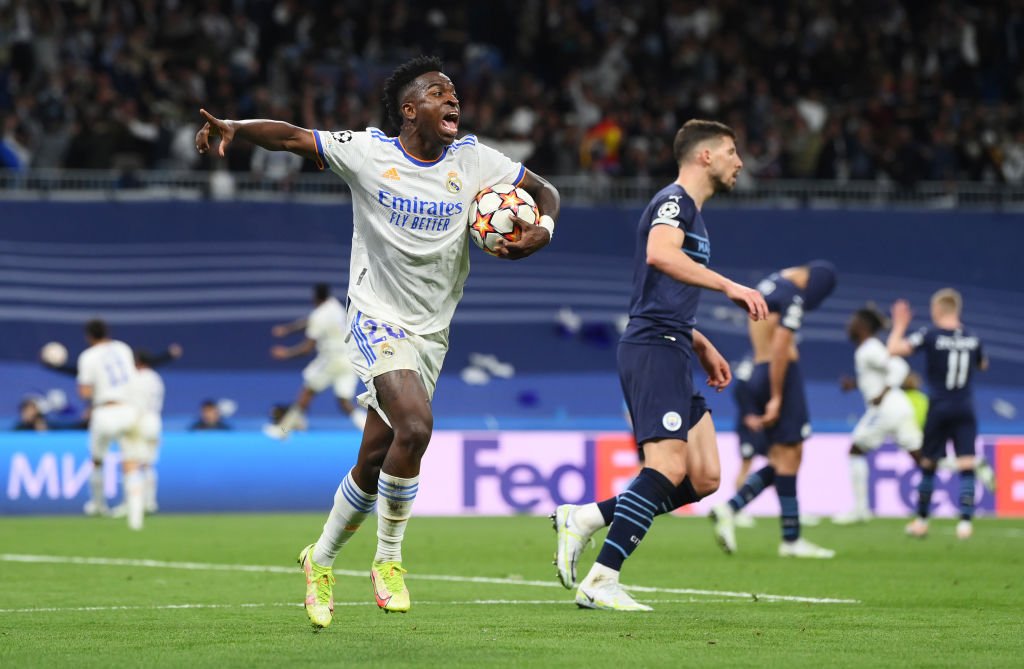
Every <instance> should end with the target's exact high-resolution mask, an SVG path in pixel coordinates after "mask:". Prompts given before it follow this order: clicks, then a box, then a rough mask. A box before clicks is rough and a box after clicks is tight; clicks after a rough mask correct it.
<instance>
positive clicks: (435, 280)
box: [196, 57, 559, 627]
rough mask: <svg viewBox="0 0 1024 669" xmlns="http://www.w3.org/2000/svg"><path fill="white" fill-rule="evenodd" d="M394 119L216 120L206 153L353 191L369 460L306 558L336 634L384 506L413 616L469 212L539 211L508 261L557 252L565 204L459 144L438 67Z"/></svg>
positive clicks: (402, 76) (204, 143)
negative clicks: (437, 404)
mask: <svg viewBox="0 0 1024 669" xmlns="http://www.w3.org/2000/svg"><path fill="white" fill-rule="evenodd" d="M384 103H385V109H386V112H387V119H388V121H390V123H391V124H392V125H393V126H394V128H395V129H396V130H397V131H398V135H397V136H389V135H387V134H385V133H384V132H382V131H381V130H378V129H377V128H367V129H366V130H365V131H352V130H343V131H336V132H325V131H321V130H306V129H303V128H297V127H295V126H293V125H290V124H288V123H283V122H280V121H266V120H247V121H226V120H221V119H218V118H215V117H214V116H212V115H211V114H209V113H208V112H206V111H205V110H202V111H201V113H202V114H203V116H204V117H205V119H206V125H204V126H203V127H202V129H200V131H199V132H198V134H197V135H196V148H197V149H198V150H199V151H200V153H205V152H207V151H209V149H210V137H211V136H220V138H221V142H220V146H219V149H218V153H219V154H220V155H221V156H223V155H224V149H225V148H226V147H227V146H228V145H229V144H230V143H231V141H232V140H234V139H244V140H247V141H250V142H252V143H254V144H257V145H259V146H262V147H263V148H266V149H270V150H272V151H291V152H292V153H297V154H299V155H301V156H304V157H306V158H309V159H310V160H313V161H316V163H317V165H318V166H321V167H324V166H326V167H329V168H330V169H331V170H332V171H333V172H334V173H335V174H337V175H338V176H339V177H341V178H342V179H344V180H345V181H346V182H348V184H349V186H350V187H351V189H352V201H353V226H354V231H353V235H352V257H351V263H350V268H349V272H350V273H349V283H348V298H349V299H348V302H349V304H348V314H347V317H348V328H349V332H350V334H351V336H349V337H348V339H347V344H348V353H349V358H350V360H351V361H352V364H353V366H354V367H355V369H356V372H357V373H358V374H359V376H360V377H361V378H362V380H363V382H364V384H365V385H366V387H367V392H366V393H363V394H362V395H360V396H359V402H360V404H362V405H363V406H365V407H367V408H368V409H373V410H372V411H370V412H369V415H368V416H367V419H366V427H365V429H364V431H363V440H362V444H361V446H360V451H359V456H358V460H357V462H356V464H355V466H354V467H353V468H352V470H351V471H350V472H349V473H348V474H347V475H346V476H345V478H344V480H343V481H342V482H341V485H340V486H339V487H338V490H337V493H336V494H335V497H334V507H333V509H332V510H331V513H330V515H329V516H328V518H327V522H326V524H325V525H324V529H323V533H322V534H321V536H320V538H319V539H318V540H317V541H316V542H315V543H313V544H310V545H309V546H307V547H306V548H304V549H303V550H302V552H301V554H300V556H299V562H300V563H301V565H302V568H303V571H304V572H305V575H306V613H307V614H308V616H309V618H310V621H311V622H312V623H313V625H314V626H316V627H326V626H327V625H329V624H330V622H331V619H332V615H333V608H334V604H333V602H334V600H333V583H334V575H333V573H332V565H333V563H334V559H335V557H336V556H337V554H338V551H339V550H340V549H341V547H342V546H344V545H345V543H346V542H347V541H348V539H349V538H350V537H351V536H352V534H353V533H354V532H355V531H356V530H357V529H358V528H359V526H360V524H361V523H362V522H363V520H364V519H365V518H366V516H367V515H369V514H370V513H371V511H372V510H373V507H374V505H375V504H376V505H377V553H376V556H375V557H374V560H373V563H372V565H371V569H370V577H371V579H372V582H373V588H374V595H375V598H376V601H377V605H378V606H379V607H380V608H382V609H384V610H385V611H401V612H404V611H408V610H409V606H410V601H409V591H408V589H407V588H406V586H405V580H404V578H403V574H405V569H404V567H403V566H402V551H401V549H402V538H403V536H404V533H405V527H406V524H407V523H408V520H409V516H410V515H411V509H412V503H413V500H414V499H415V498H416V493H417V490H418V489H419V472H420V460H421V458H422V457H423V454H424V451H425V450H426V448H427V444H428V442H429V441H430V435H431V432H432V430H433V422H434V419H433V415H432V413H431V408H430V402H431V397H432V396H433V393H434V387H435V384H436V382H437V378H438V374H439V373H440V371H441V363H442V361H443V359H444V355H445V353H446V352H447V350H448V326H449V324H450V322H451V319H452V315H453V313H454V312H455V307H456V305H457V304H458V302H459V300H460V299H461V298H462V291H463V285H464V284H465V281H466V276H467V275H468V273H469V255H468V253H469V248H468V244H467V241H466V230H467V228H466V223H467V220H466V219H467V216H468V213H469V205H470V203H471V202H472V201H473V198H474V197H475V196H476V194H477V193H478V192H479V191H480V190H482V189H483V188H485V187H488V186H493V185H495V184H500V183H511V184H515V185H517V186H519V187H520V188H523V189H524V190H526V191H527V192H529V193H530V194H531V195H533V197H534V199H535V200H536V202H537V206H538V208H539V209H540V213H541V217H540V221H539V223H538V225H529V224H526V223H525V222H524V221H522V220H519V219H516V224H517V226H518V228H519V230H520V232H521V238H520V239H519V241H517V242H508V243H505V244H504V245H503V246H502V247H501V248H500V249H499V254H500V256H502V257H505V258H510V259H517V258H523V257H526V256H528V255H530V254H531V253H534V252H535V251H538V250H539V249H541V248H543V247H544V246H546V245H547V244H548V242H549V241H550V240H551V234H552V232H553V230H554V220H555V219H556V218H557V217H558V208H559V197H558V191H556V190H555V188H554V187H553V186H551V184H549V183H548V182H547V181H545V180H544V179H542V178H540V177H539V176H537V175H536V174H534V173H533V172H530V171H529V170H527V169H525V168H524V167H523V166H522V165H521V164H519V163H516V162H513V161H512V160H510V159H509V158H507V157H506V156H504V155H502V154H501V153H499V152H497V151H495V150H494V149H491V148H489V147H486V146H484V145H482V144H480V142H478V141H477V139H476V137H474V136H473V135H466V136H464V137H462V138H461V139H458V130H459V117H460V111H461V110H460V106H459V98H458V96H457V95H456V94H455V85H454V84H453V83H452V80H451V79H450V78H448V77H447V76H446V75H445V74H443V73H442V72H441V61H440V60H439V59H437V58H427V57H419V58H415V59H413V60H411V61H409V62H407V63H405V64H403V65H401V66H400V67H398V68H397V69H396V70H395V71H394V72H393V73H392V75H391V77H390V78H389V79H388V80H387V82H386V83H385V86H384Z"/></svg>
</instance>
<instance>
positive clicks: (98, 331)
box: [85, 318, 110, 341]
mask: <svg viewBox="0 0 1024 669" xmlns="http://www.w3.org/2000/svg"><path fill="white" fill-rule="evenodd" d="M85 334H87V335H89V338H90V339H94V340H97V341H99V340H100V339H106V338H107V337H109V336H110V328H109V327H107V323H106V321H104V320H102V319H100V318H93V319H92V320H90V321H88V322H87V323H86V324H85Z"/></svg>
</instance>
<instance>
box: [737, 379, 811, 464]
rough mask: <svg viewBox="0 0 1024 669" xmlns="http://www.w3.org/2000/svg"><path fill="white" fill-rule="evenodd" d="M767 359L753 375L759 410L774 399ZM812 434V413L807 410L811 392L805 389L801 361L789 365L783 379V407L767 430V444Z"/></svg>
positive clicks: (790, 441) (752, 387)
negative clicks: (772, 397) (776, 419)
mask: <svg viewBox="0 0 1024 669" xmlns="http://www.w3.org/2000/svg"><path fill="white" fill-rule="evenodd" d="M768 365H769V363H767V362H762V363H758V364H757V365H756V366H755V367H754V373H753V374H751V375H750V391H751V394H752V395H753V398H754V403H755V406H756V407H757V410H758V411H759V412H762V413H763V412H764V408H765V406H766V405H767V404H768V400H769V399H771V395H772V388H771V379H770V378H769V374H768ZM809 436H811V416H810V413H808V411H807V393H806V392H805V391H804V377H803V374H801V373H800V364H799V363H798V362H797V361H793V362H790V363H789V366H788V367H786V378H785V379H784V380H783V382H782V409H781V410H780V411H779V420H778V422H777V423H775V425H772V426H771V427H769V428H765V430H764V438H765V442H766V446H769V447H770V446H772V445H773V444H783V445H790V444H792V445H796V444H799V443H801V442H803V441H804V440H805V439H807V438H808V437H809Z"/></svg>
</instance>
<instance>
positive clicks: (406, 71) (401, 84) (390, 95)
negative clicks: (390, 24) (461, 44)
mask: <svg viewBox="0 0 1024 669" xmlns="http://www.w3.org/2000/svg"><path fill="white" fill-rule="evenodd" d="M441 68H442V65H441V59H440V58H438V57H437V56H417V57H416V58H413V59H412V60H409V61H406V62H404V63H402V64H401V65H399V66H398V67H397V68H395V71H394V72H392V73H391V76H390V77H388V78H387V81H385V82H384V119H385V121H386V122H387V123H389V124H390V125H391V126H392V127H391V128H388V129H389V130H392V131H394V132H395V133H396V134H397V133H399V132H401V130H402V120H403V119H402V97H403V95H402V94H403V93H404V92H405V89H406V87H407V86H408V85H409V84H411V83H412V82H413V81H414V80H415V79H416V77H418V76H420V75H421V74H426V73H427V72H440V71H441Z"/></svg>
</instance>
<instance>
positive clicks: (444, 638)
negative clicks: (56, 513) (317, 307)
mask: <svg viewBox="0 0 1024 669" xmlns="http://www.w3.org/2000/svg"><path fill="white" fill-rule="evenodd" d="M322 519H323V517H322V515H321V514H315V515H313V514H301V515H299V514H296V515H231V516H228V515H196V516H174V515H157V516H154V517H152V518H150V519H148V522H147V527H146V529H145V531H144V532H142V533H131V532H129V531H128V530H127V528H126V527H125V526H124V524H123V522H122V521H114V520H109V519H89V518H3V519H0V553H2V556H0V666H2V667H8V668H11V667H57V666H75V667H129V666H130V667H140V666H145V667H164V666H167V667H190V668H192V669H198V668H202V667H218V668H222V667H263V666H265V667H292V666H304V667H313V668H317V667H325V666H345V667H362V666H366V667H495V666H516V667H584V668H587V669H593V668H596V667H643V668H647V667H705V666H737V667H743V666H746V667H761V666H764V667H778V666H781V667H836V666H848V667H892V666H898V667H919V666H921V667H947V666H948V667H997V666H1005V667H1011V666H1016V667H1019V666H1021V665H1022V663H1024V613H1022V612H1024V569H1022V567H1024V521H1007V520H980V521H978V522H977V523H976V532H975V536H974V538H973V539H971V540H970V541H967V542H959V541H957V540H956V538H955V537H954V536H953V521H935V522H933V526H932V536H930V537H929V538H928V539H926V540H923V541H921V540H912V539H908V538H905V537H904V536H902V523H901V522H897V521H891V520H878V521H874V522H872V523H870V524H868V525H862V526H857V527H852V528H839V527H834V526H831V525H829V524H828V523H823V524H822V525H821V526H819V527H813V528H806V529H805V534H806V535H807V536H808V537H809V538H810V539H812V540H814V541H817V542H819V543H821V544H823V545H825V546H829V547H832V548H835V549H836V550H837V551H838V553H839V554H838V557H837V558H836V559H834V560H831V561H797V560H782V559H779V558H778V557H776V556H775V550H776V546H777V540H778V529H777V520H774V519H761V520H760V521H759V523H758V526H757V527H756V528H755V529H752V530H740V531H739V542H740V552H739V553H738V554H737V555H735V556H732V557H728V556H725V555H723V554H722V553H721V552H720V551H719V550H718V548H717V547H716V546H715V545H714V543H713V541H712V537H711V528H710V523H708V521H707V520H705V519H680V518H661V519H658V520H657V521H656V522H655V525H654V528H653V529H652V532H651V533H650V534H649V535H648V538H647V540H646V541H645V542H644V544H643V546H642V547H641V548H640V549H639V550H638V551H637V553H636V554H635V555H634V556H633V558H632V559H630V561H629V562H628V563H627V564H626V569H625V571H624V577H623V581H624V582H625V583H627V584H631V585H638V586H648V587H651V588H656V589H658V591H655V592H650V591H647V592H641V593H638V595H637V596H638V598H639V599H640V600H641V601H644V602H646V603H649V604H651V605H652V606H654V607H655V611H654V612H653V613H633V614H622V613H611V612H598V611H583V610H579V609H577V608H576V606H575V605H574V604H572V593H571V592H569V591H566V590H563V589H562V588H561V587H558V586H556V580H555V573H554V567H552V566H551V557H552V552H553V549H554V541H553V537H554V533H553V532H552V530H551V528H550V524H549V521H548V520H547V519H542V518H528V517H515V518H499V519H494V518H452V519H448V518H413V520H412V522H411V523H410V526H409V529H408V531H407V533H406V545H405V564H406V566H407V567H408V568H409V570H410V575H409V580H408V583H409V588H410V591H411V593H412V597H413V609H412V611H411V612H410V613H408V614H406V615H399V614H390V615H385V614H384V613H383V612H381V611H379V610H377V608H376V606H375V605H374V604H373V597H372V594H371V588H370V583H369V577H368V575H367V567H368V566H369V562H370V559H371V557H372V548H373V541H374V523H373V522H372V519H371V521H370V522H369V523H368V525H367V527H365V528H364V529H363V531H362V532H360V533H359V534H358V535H357V536H356V538H355V539H354V540H353V542H352V543H351V544H350V545H349V546H348V547H346V549H345V550H344V551H343V552H342V554H341V555H340V556H339V559H338V562H337V563H336V565H335V567H336V569H337V570H339V571H340V572H342V573H339V575H338V582H337V585H336V589H335V598H336V600H337V602H338V605H337V608H336V611H335V618H334V623H333V625H332V626H331V627H330V628H328V629H326V630H323V631H321V632H319V633H314V632H313V631H312V628H311V627H310V625H309V624H308V622H307V620H306V617H305V613H304V612H303V610H302V608H301V607H300V606H299V602H301V600H302V596H303V578H302V576H301V574H300V572H299V570H298V568H297V567H296V566H295V564H294V560H295V557H296V555H297V554H298V552H299V550H300V549H301V548H302V547H303V545H305V544H307V543H309V542H310V541H313V539H314V538H315V537H316V536H317V535H318V533H319V529H320V524H321V523H322ZM595 555H596V552H595V551H591V552H588V553H587V555H586V559H585V560H584V564H583V569H584V570H585V569H586V568H588V567H589V564H590V562H591V560H593V558H594V556H595ZM25 556H46V557H45V558H28V557H25ZM67 558H77V559H67ZM83 558H89V559H83ZM95 558H112V559H115V560H122V561H124V562H123V563H120V564H110V563H109V561H105V560H103V559H100V560H96V559H95ZM240 565H250V566H251V567H247V568H243V567H240ZM442 576H452V577H455V578H454V579H452V580H443V579H441V578H438V577H442ZM472 577H484V578H491V579H494V581H495V582H480V581H479V580H478V581H475V582H474V581H473V580H472ZM744 593H757V595H758V596H754V595H753V594H744ZM768 595H780V596H786V597H803V598H807V599H806V601H792V600H789V599H774V598H772V597H770V596H768ZM818 599H842V600H855V603H826V602H818V601H814V600H818Z"/></svg>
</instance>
